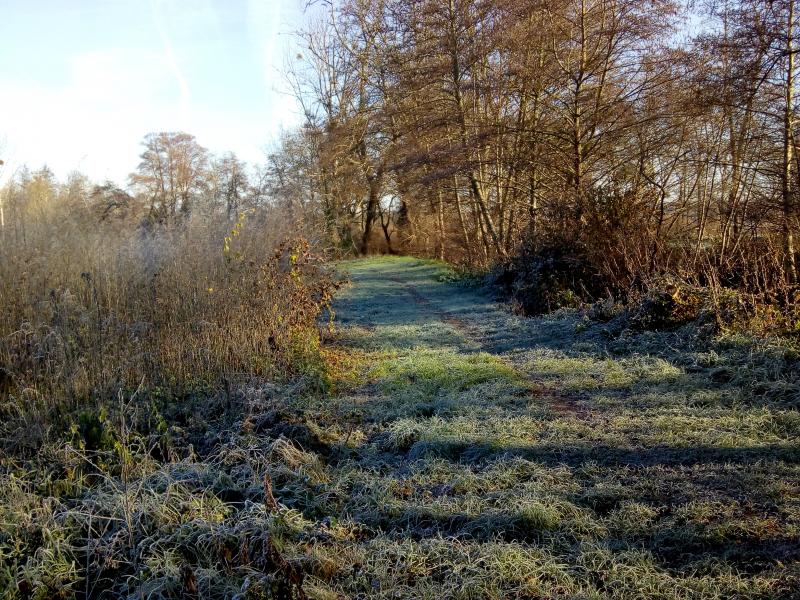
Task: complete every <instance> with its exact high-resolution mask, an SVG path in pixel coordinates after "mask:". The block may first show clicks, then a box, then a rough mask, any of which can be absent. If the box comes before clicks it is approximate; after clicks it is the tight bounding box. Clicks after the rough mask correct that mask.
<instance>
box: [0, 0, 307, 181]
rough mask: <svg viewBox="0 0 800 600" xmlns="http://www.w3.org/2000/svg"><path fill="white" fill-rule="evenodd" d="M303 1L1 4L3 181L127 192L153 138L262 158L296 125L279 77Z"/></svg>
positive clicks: (40, 0) (1, 0)
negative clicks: (31, 177) (26, 176)
mask: <svg viewBox="0 0 800 600" xmlns="http://www.w3.org/2000/svg"><path fill="white" fill-rule="evenodd" d="M302 2H303V0H0V15H2V18H0V159H3V160H5V162H6V164H5V166H4V167H0V169H2V174H1V175H0V182H2V181H3V180H4V179H7V178H8V177H9V176H11V175H12V174H13V173H14V171H15V170H16V169H17V168H18V167H19V166H20V165H22V164H27V165H28V166H29V167H31V168H38V167H40V166H41V165H43V164H47V166H49V167H50V168H51V169H52V170H53V171H54V172H55V174H56V175H57V176H59V177H62V178H63V177H65V176H66V175H67V174H68V173H69V172H71V171H73V170H78V171H81V172H83V173H85V174H86V175H88V176H89V177H90V178H92V179H93V180H95V181H101V180H105V179H111V180H114V181H116V182H117V183H125V181H126V179H127V176H128V174H129V173H130V172H131V171H133V170H134V169H135V168H136V166H137V164H138V162H139V159H138V156H139V154H140V153H141V151H142V148H141V140H142V138H143V137H144V136H145V134H147V133H149V132H154V131H186V132H188V133H191V134H193V135H195V136H196V137H197V140H198V142H199V143H200V144H201V145H203V146H205V147H206V148H208V149H209V150H211V151H212V152H217V153H221V152H225V151H233V152H236V153H237V154H238V155H239V157H240V158H242V159H244V160H246V161H248V162H259V161H262V160H263V157H264V152H263V150H264V148H265V147H266V146H268V145H269V144H270V143H273V142H274V141H275V139H276V138H277V136H278V135H279V134H280V132H281V130H282V129H289V128H291V127H293V126H295V125H297V124H298V123H299V121H300V114H299V111H298V109H297V107H296V104H295V101H294V99H293V98H292V97H291V95H290V94H288V93H287V91H288V90H287V85H286V83H285V81H284V79H283V77H282V76H281V74H280V72H281V68H282V67H283V65H284V63H285V61H286V60H291V57H292V55H293V54H292V44H293V41H292V36H291V32H292V31H294V30H296V29H297V28H298V27H299V26H300V25H301V21H302V19H303V12H302V6H303V4H302Z"/></svg>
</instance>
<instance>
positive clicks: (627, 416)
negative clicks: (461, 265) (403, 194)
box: [0, 258, 800, 600]
mask: <svg viewBox="0 0 800 600" xmlns="http://www.w3.org/2000/svg"><path fill="white" fill-rule="evenodd" d="M342 268H343V269H346V270H347V271H348V272H349V275H350V277H351V279H352V282H353V285H352V286H351V287H349V288H348V289H346V290H344V291H343V292H342V293H341V294H340V297H339V299H338V301H337V304H336V313H337V318H338V323H339V324H338V326H337V332H336V334H335V335H334V336H333V339H331V340H329V342H328V346H327V348H326V356H327V360H328V363H329V376H330V377H331V378H332V383H331V387H330V389H331V390H334V391H333V392H331V393H329V394H327V395H319V394H312V393H309V391H308V390H307V389H305V388H303V387H302V386H295V387H291V388H289V387H278V386H276V387H272V388H269V389H262V388H257V389H250V390H243V391H241V392H237V393H236V394H234V397H233V399H232V402H233V405H232V407H231V408H228V409H227V411H228V412H229V413H234V414H235V416H234V417H233V418H231V419H229V420H227V421H224V420H223V421H224V422H223V421H219V422H216V424H215V423H212V424H211V425H209V426H208V427H207V431H206V432H205V433H204V434H203V436H202V439H203V444H202V447H200V448H198V452H197V453H188V454H184V455H182V456H181V457H180V459H179V460H174V461H166V462H165V461H156V460H152V459H150V460H144V459H142V460H139V461H136V462H134V463H132V466H131V470H130V473H129V477H128V478H127V481H128V483H127V484H126V485H125V486H122V487H120V483H119V482H120V479H119V478H116V479H114V480H113V481H109V482H107V483H106V484H104V485H102V486H99V488H96V489H93V490H92V491H91V492H85V493H83V494H81V493H72V494H71V497H72V498H75V500H72V501H70V502H64V501H59V500H56V499H54V498H50V499H46V497H45V496H43V495H42V494H41V492H40V490H35V489H34V486H33V483H32V482H33V481H34V480H36V481H39V479H38V478H34V477H33V475H32V474H25V473H19V474H16V475H13V476H11V475H7V476H6V477H5V478H4V479H3V480H2V481H0V506H3V507H4V509H3V510H5V511H6V512H4V513H0V524H4V533H2V535H1V536H0V552H2V553H3V554H0V559H2V560H4V561H5V562H4V563H3V564H6V565H12V570H13V569H16V570H15V571H14V573H15V574H16V575H13V576H14V577H16V579H15V581H19V577H20V575H19V574H20V573H22V574H23V575H24V577H28V578H29V579H30V580H31V581H43V580H44V579H46V578H50V579H53V578H56V577H57V578H60V581H74V582H75V584H74V587H75V589H76V590H77V589H78V588H81V589H83V586H85V585H86V581H87V580H86V577H85V574H86V573H87V572H88V573H89V575H90V577H89V579H90V581H93V580H92V579H91V574H92V573H96V572H97V570H96V569H97V567H96V565H95V563H94V562H92V561H95V560H96V561H98V563H99V562H100V561H101V560H122V559H121V558H120V557H126V558H125V560H132V559H131V558H130V557H134V558H135V560H136V561H137V563H138V564H140V565H141V567H140V569H139V571H138V573H139V575H138V579H136V578H134V579H129V580H128V581H127V582H126V584H125V585H126V586H128V587H127V588H125V590H124V591H125V592H126V593H130V594H138V593H139V592H140V591H141V592H142V593H144V594H145V597H148V595H149V597H177V596H180V594H181V593H183V591H182V590H183V588H182V586H183V585H184V584H183V583H182V582H183V578H184V575H185V573H186V569H187V568H188V569H190V570H191V572H192V573H193V576H194V577H195V579H196V580H197V583H198V588H199V589H200V592H201V597H213V598H233V597H234V596H235V595H236V594H237V593H241V594H243V596H241V597H246V598H249V597H253V598H255V597H270V594H275V592H274V590H272V591H271V590H270V589H268V588H269V586H270V585H273V584H274V582H275V581H277V580H278V579H279V578H278V577H277V575H276V573H280V572H281V571H280V570H279V569H277V568H276V566H275V565H274V564H273V563H274V561H272V562H270V560H269V559H268V558H265V557H268V556H271V554H270V553H269V546H268V545H267V543H266V542H265V540H267V539H268V540H270V543H271V544H272V545H273V546H274V548H276V549H277V551H278V552H279V553H280V555H281V556H282V557H284V558H285V559H286V560H288V563H287V564H289V565H291V566H293V567H295V568H296V569H298V570H300V571H302V572H303V573H304V577H305V579H304V582H303V589H304V590H305V593H306V594H307V595H308V596H309V597H312V598H331V599H334V598H342V597H348V598H367V597H369V598H431V599H437V600H439V599H442V598H476V599H477V598H509V597H511V598H573V599H578V598H581V599H600V598H618V599H628V598H642V599H645V598H648V599H649V598H664V599H679V598H692V599H695V598H709V599H710V598H715V599H720V600H721V599H727V598H762V599H768V598H796V597H798V596H797V589H800V587H799V586H800V501H799V500H798V499H799V498H800V449H799V448H798V443H797V440H798V437H800V413H798V410H797V400H798V387H797V372H796V370H797V363H796V359H795V356H794V355H793V353H792V351H791V349H789V348H787V347H785V346H783V345H781V344H780V343H778V342H775V341H767V340H752V339H746V338H728V339H720V340H708V339H705V338H701V337H699V336H698V335H696V332H694V331H693V330H692V329H691V328H687V329H684V330H680V331H677V332H671V333H652V332H651V333H642V334H635V335H634V334H623V335H622V336H609V335H607V333H606V332H605V331H604V325H603V324H596V323H592V322H587V321H586V320H585V319H584V317H583V315H581V314H579V313H577V312H560V313H557V314H554V315H550V316H547V317H543V318H540V319H530V320H526V319H522V318H518V317H516V316H514V315H512V314H510V313H509V312H507V311H505V310H503V309H502V308H501V307H498V306H496V305H495V304H494V303H493V302H492V301H491V299H490V298H488V297H487V296H486V295H484V294H483V293H482V292H481V291H479V290H474V289H470V288H466V287H463V286H459V285H457V284H454V283H451V282H449V281H447V280H448V277H447V276H446V275H447V271H446V269H445V267H443V266H442V265H440V264H438V263H435V262H431V261H418V260H416V259H411V258H377V259H369V260H365V261H351V262H348V263H346V264H344V265H343V266H342ZM173 435H174V436H178V435H180V433H179V432H173ZM187 436H188V434H187ZM186 439H188V437H187V438H186ZM192 439H198V438H196V437H195V438H192ZM132 452H133V453H138V456H146V455H147V454H146V453H145V452H144V451H143V450H137V449H136V448H133V449H132ZM76 460H77V459H76ZM84 476H85V475H84ZM265 476H269V478H268V480H269V481H270V482H271V487H272V494H273V495H274V498H275V500H276V501H277V505H273V504H272V503H271V499H270V497H269V494H268V492H267V491H265V484H264V482H265ZM73 479H74V478H73ZM68 480H69V478H68V477H67V476H66V475H65V474H63V473H62V474H59V475H55V474H54V475H53V477H52V481H50V483H49V485H51V486H56V485H66V483H65V482H66V481H68ZM82 482H83V479H79V481H78V483H77V484H75V483H74V482H73V485H78V486H81V485H83V483H82ZM8 511H11V512H10V513H9V512H8ZM28 515H29V516H28ZM8 523H14V526H13V527H11V528H9V527H8V526H7V524H8ZM90 523H92V525H90ZM131 530H133V531H134V532H135V534H136V538H135V539H136V540H138V541H137V543H135V544H133V545H132V546H131V545H130V544H129V541H128V540H129V534H130V531H131ZM87 531H92V532H94V533H93V534H92V535H93V540H94V542H93V543H94V544H95V545H96V547H97V548H101V549H102V552H101V554H99V555H98V558H96V559H95V558H91V559H90V562H89V563H88V564H89V565H90V568H89V569H88V571H87V569H86V568H85V565H84V563H85V561H86V560H87V558H86V556H85V555H81V554H80V553H75V551H74V550H73V548H74V546H75V545H76V543H75V540H76V539H80V540H84V539H85V538H86V537H87V536H86V532H87ZM31 540H34V541H31ZM33 545H38V547H39V548H40V549H41V550H40V551H39V552H38V553H33V552H28V554H27V559H26V561H24V564H23V562H21V561H20V560H19V559H18V558H15V557H19V556H20V552H19V551H17V550H14V548H19V547H25V548H32V547H33ZM15 552H16V554H14V553H15ZM15 561H16V562H15ZM93 569H95V570H93ZM276 569H277V570H276ZM7 572H8V571H7ZM3 576H4V575H3V571H0V581H11V580H12V579H10V578H9V576H6V577H7V578H6V580H3V579H2V577H3ZM37 578H38V579H37ZM270 582H273V583H270ZM106 583H107V582H106ZM97 585H98V586H99V587H102V582H100V583H97ZM0 587H1V586H0ZM40 589H41V588H40ZM117 589H118V590H121V589H122V587H118V588H117ZM258 594H262V595H258ZM8 597H14V595H13V592H12V594H11V595H10V596H8Z"/></svg>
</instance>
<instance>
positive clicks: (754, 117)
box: [269, 0, 800, 293]
mask: <svg viewBox="0 0 800 600" xmlns="http://www.w3.org/2000/svg"><path fill="white" fill-rule="evenodd" d="M315 15H316V16H315V18H314V19H313V20H312V21H311V22H310V24H309V25H308V26H307V27H306V28H305V29H304V30H303V31H301V32H300V33H299V34H298V35H299V36H300V40H301V42H302V44H301V45H302V50H301V52H300V53H299V54H298V56H297V57H296V60H294V61H292V62H291V64H290V66H289V68H288V76H289V79H290V81H291V82H292V84H293V86H294V89H295V92H296V95H297V97H298V100H299V101H300V103H301V106H302V108H303V111H304V115H305V122H304V124H303V126H302V127H300V128H298V129H297V130H295V131H292V132H289V133H287V134H286V135H285V136H284V137H283V139H282V141H281V144H280V147H279V148H278V149H277V150H276V151H275V152H274V153H273V154H272V155H271V156H270V161H269V162H270V165H271V168H272V172H273V173H274V174H276V175H277V178H276V187H275V191H276V193H277V194H278V195H279V196H280V198H282V200H283V201H284V202H287V203H288V204H290V205H291V206H292V207H294V210H296V211H299V213H300V214H301V215H302V216H303V217H304V219H306V221H307V222H312V223H314V224H315V226H316V227H317V228H319V230H320V231H322V232H324V235H325V236H326V239H327V240H328V241H329V243H331V244H333V245H336V246H338V247H339V248H340V249H342V250H343V251H346V252H353V253H360V254H366V253H369V252H373V251H398V250H403V251H412V252H417V253H421V254H426V255H430V256H435V257H439V258H442V259H445V260H449V261H452V262H461V263H466V264H469V265H473V266H486V265H492V264H497V263H509V262H513V261H514V260H519V257H520V256H524V257H528V259H530V260H534V259H535V257H542V256H551V257H552V256H556V255H557V256H561V257H563V256H564V255H567V256H568V257H569V259H570V260H571V261H572V262H573V263H575V264H578V263H579V264H580V265H581V268H586V269H587V272H590V273H591V274H592V277H591V278H592V280H593V281H596V282H597V285H598V291H604V292H608V291H620V290H626V289H629V288H630V287H631V286H637V285H641V283H642V282H643V281H645V280H647V279H648V278H651V277H653V276H655V275H657V274H663V273H665V272H668V273H674V274H678V275H681V276H683V277H686V278H690V279H693V280H695V281H699V282H700V283H704V284H709V283H710V284H721V285H728V286H733V287H742V288H746V289H748V290H750V291H753V292H763V293H774V292H775V291H776V290H777V289H782V290H784V291H785V290H786V289H788V288H789V287H791V286H792V285H794V284H795V283H796V281H797V265H796V247H795V246H796V242H795V235H796V231H797V205H798V201H797V200H798V198H797V190H798V186H800V168H799V167H800V156H798V153H797V152H796V151H795V146H796V140H795V132H796V114H797V99H796V95H795V89H796V86H797V61H796V52H797V36H798V32H797V26H798V23H797V19H798V11H797V7H795V2H794V0H714V1H711V0H709V1H707V2H705V1H704V2H698V3H692V4H691V5H690V6H688V7H687V6H685V5H682V4H680V3H678V2H676V1H674V0H646V1H641V0H558V1H555V0H513V1H512V0H330V1H329V2H327V3H325V4H323V5H322V6H318V10H317V11H316V13H315ZM531 257H533V258H531ZM587 285H588V284H587Z"/></svg>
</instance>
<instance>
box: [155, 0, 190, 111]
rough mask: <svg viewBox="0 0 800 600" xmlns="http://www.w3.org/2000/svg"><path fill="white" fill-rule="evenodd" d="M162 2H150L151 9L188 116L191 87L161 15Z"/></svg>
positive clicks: (183, 108) (182, 107)
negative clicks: (179, 63)
mask: <svg viewBox="0 0 800 600" xmlns="http://www.w3.org/2000/svg"><path fill="white" fill-rule="evenodd" d="M162 1H163V0H150V7H151V9H152V12H153V21H154V22H155V25H156V29H157V30H158V35H159V37H160V38H161V43H162V44H163V46H164V54H165V55H166V58H167V62H168V63H169V66H170V69H172V73H173V75H175V81H177V83H178V88H179V89H180V93H181V113H182V114H184V115H188V113H189V110H190V95H189V85H188V84H187V83H186V78H184V76H183V73H182V72H181V69H180V67H179V66H178V60H177V59H176V57H175V52H174V50H173V49H172V42H171V41H170V37H169V34H168V32H167V29H166V27H165V26H164V20H163V16H162V14H161V3H162Z"/></svg>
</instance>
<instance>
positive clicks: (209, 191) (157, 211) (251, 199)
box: [0, 132, 299, 243]
mask: <svg viewBox="0 0 800 600" xmlns="http://www.w3.org/2000/svg"><path fill="white" fill-rule="evenodd" d="M142 146H143V151H142V153H141V155H140V162H139V164H138V166H137V168H136V170H135V171H133V172H132V173H131V174H130V175H129V177H128V181H127V185H125V186H124V187H123V186H121V185H120V184H118V183H117V182H114V181H111V180H106V181H104V182H102V183H96V182H92V181H91V180H90V179H89V177H87V176H86V175H85V174H83V173H80V172H79V171H73V172H71V173H70V174H68V175H67V177H66V178H65V179H64V180H63V181H59V180H58V178H57V177H56V176H55V174H54V173H53V171H52V170H51V169H50V168H49V167H48V166H46V165H44V166H42V167H40V168H38V169H35V170H31V169H30V168H28V167H27V166H26V165H23V166H22V167H20V168H18V169H17V170H16V172H15V173H14V174H13V175H12V176H11V177H9V178H8V180H7V181H6V183H5V184H4V185H3V187H2V188H0V241H2V240H5V241H9V242H12V243H24V242H25V241H26V239H27V237H28V231H29V229H31V228H32V227H36V225H37V224H41V223H51V222H57V221H58V220H59V219H63V218H65V217H68V218H70V219H73V220H75V221H83V222H85V223H88V224H91V223H98V222H112V221H114V222H121V223H126V224H127V226H129V227H141V226H145V227H152V226H154V225H173V224H178V223H180V222H181V221H184V220H186V219H188V218H189V217H190V216H192V215H193V214H200V215H204V216H210V215H214V216H218V217H221V218H223V219H224V220H227V221H236V220H237V219H239V217H240V214H241V213H242V212H243V211H249V210H252V209H257V208H268V209H278V210H279V211H281V212H282V215H283V217H285V219H286V222H283V221H282V222H281V226H282V227H283V226H286V223H287V222H288V223H293V222H294V217H293V216H292V214H291V210H288V211H285V210H283V208H284V206H283V205H282V204H281V202H280V201H279V200H278V198H277V195H276V192H275V187H276V181H277V179H276V175H275V173H274V170H273V169H271V168H270V166H269V165H267V164H264V165H253V166H251V165H248V164H247V163H245V162H244V161H242V160H241V159H239V158H238V156H237V155H236V154H235V153H234V152H224V153H222V154H219V155H215V154H213V153H211V152H210V151H209V150H208V149H206V148H205V147H203V146H202V145H200V144H199V143H198V141H197V140H196V138H195V137H194V136H193V135H191V134H189V133H185V132H155V133H150V134H147V135H146V136H144V138H143V141H142ZM289 208H290V209H291V207H289ZM273 214H274V211H273ZM298 227H299V225H298Z"/></svg>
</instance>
